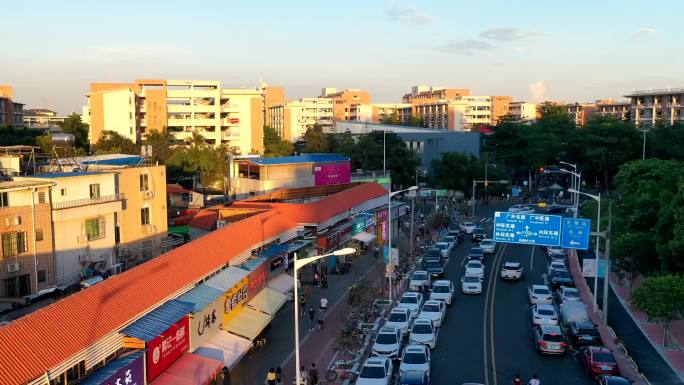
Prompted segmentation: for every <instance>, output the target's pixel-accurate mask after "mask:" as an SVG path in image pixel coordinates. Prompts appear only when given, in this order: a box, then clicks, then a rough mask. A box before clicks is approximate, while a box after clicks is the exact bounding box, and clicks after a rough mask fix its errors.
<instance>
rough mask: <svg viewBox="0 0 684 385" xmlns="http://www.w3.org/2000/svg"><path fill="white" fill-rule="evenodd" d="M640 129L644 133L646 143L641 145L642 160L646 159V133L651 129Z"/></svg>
mask: <svg viewBox="0 0 684 385" xmlns="http://www.w3.org/2000/svg"><path fill="white" fill-rule="evenodd" d="M639 131H641V132H643V133H644V144H643V146H642V147H641V160H645V159H646V133H647V132H648V131H649V130H646V129H642V130H639Z"/></svg>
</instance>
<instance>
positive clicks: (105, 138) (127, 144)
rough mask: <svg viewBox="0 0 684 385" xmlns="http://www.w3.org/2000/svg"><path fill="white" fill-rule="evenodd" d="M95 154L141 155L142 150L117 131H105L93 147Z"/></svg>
mask: <svg viewBox="0 0 684 385" xmlns="http://www.w3.org/2000/svg"><path fill="white" fill-rule="evenodd" d="M92 150H93V153H94V154H96V155H102V154H132V155H136V154H140V148H139V147H138V146H137V145H136V144H135V143H133V141H131V140H130V139H128V138H125V137H123V136H121V135H120V134H119V133H118V132H115V131H103V132H102V134H100V139H99V140H98V141H97V143H95V145H93V148H92Z"/></svg>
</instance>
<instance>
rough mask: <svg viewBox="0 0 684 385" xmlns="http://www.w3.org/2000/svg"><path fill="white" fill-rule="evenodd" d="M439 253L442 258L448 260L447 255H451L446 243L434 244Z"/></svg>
mask: <svg viewBox="0 0 684 385" xmlns="http://www.w3.org/2000/svg"><path fill="white" fill-rule="evenodd" d="M435 246H437V248H438V249H439V251H441V253H442V258H449V253H451V247H449V243H448V242H437V243H436V244H435Z"/></svg>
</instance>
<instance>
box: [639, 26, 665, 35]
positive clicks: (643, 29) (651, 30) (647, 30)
mask: <svg viewBox="0 0 684 385" xmlns="http://www.w3.org/2000/svg"><path fill="white" fill-rule="evenodd" d="M658 32H660V29H658V28H649V27H641V28H639V29H638V30H637V31H636V32H635V33H634V35H635V36H646V35H653V34H656V33H658Z"/></svg>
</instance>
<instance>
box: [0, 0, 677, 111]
mask: <svg viewBox="0 0 684 385" xmlns="http://www.w3.org/2000/svg"><path fill="white" fill-rule="evenodd" d="M2 10H3V13H4V16H3V22H2V24H3V26H2V33H0V46H2V47H3V49H2V53H0V84H10V85H13V86H14V95H15V100H16V101H19V102H22V103H25V104H26V106H25V108H49V109H53V110H56V111H57V112H59V113H61V114H66V113H69V112H71V111H76V112H79V113H80V112H81V110H82V106H83V105H84V104H85V103H86V97H85V94H86V93H87V91H88V85H89V83H91V82H132V81H134V80H135V79H142V78H147V79H150V78H157V79H193V80H220V81H221V82H222V84H223V85H224V86H230V87H233V86H245V87H255V86H256V85H257V84H258V83H259V81H260V80H263V81H265V82H268V83H269V84H272V85H276V86H284V87H285V88H286V97H287V98H288V99H296V98H300V97H311V96H317V95H319V94H320V89H321V88H323V87H337V88H338V89H344V88H360V89H365V90H368V91H369V92H370V93H371V98H372V101H373V102H377V103H381V102H400V101H401V96H402V95H403V94H404V93H407V92H409V91H410V89H411V87H412V86H414V85H418V84H421V85H432V86H440V87H453V88H462V87H465V88H470V89H471V93H472V94H474V95H511V96H513V98H514V100H526V101H542V100H565V101H573V102H574V101H580V102H584V101H593V100H596V99H601V98H610V97H612V98H620V97H621V96H622V95H625V94H627V93H629V92H631V91H632V90H634V89H648V88H665V87H681V86H684V71H682V63H684V60H683V59H684V51H683V50H681V44H682V43H681V41H680V40H679V38H680V36H681V28H680V27H681V26H680V24H681V15H682V13H683V11H684V2H678V1H676V0H662V1H660V2H659V3H658V6H657V7H649V6H647V4H646V3H644V2H638V1H624V0H623V1H612V0H605V1H600V2H598V1H595V0H594V1H584V0H575V1H572V2H569V1H555V0H549V1H544V2H537V1H522V0H520V1H516V0H501V1H500V0H481V1H472V0H471V1H467V2H466V1H460V0H451V1H449V0H445V1H400V0H391V1H389V0H382V1H372V0H367V1H363V0H345V1H335V2H333V1H320V0H318V1H297V0H292V1H275V0H274V1H267V0H263V1H258V0H251V1H241V0H230V1H212V0H204V1H201V2H189V1H182V2H181V1H173V0H169V1H156V0H148V1H139V0H138V1H128V0H117V1H98V0H89V1H81V0H72V1H70V0H64V1H54V0H52V1H42V0H35V1H23V2H19V1H17V2H13V4H12V6H11V7H2Z"/></svg>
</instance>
